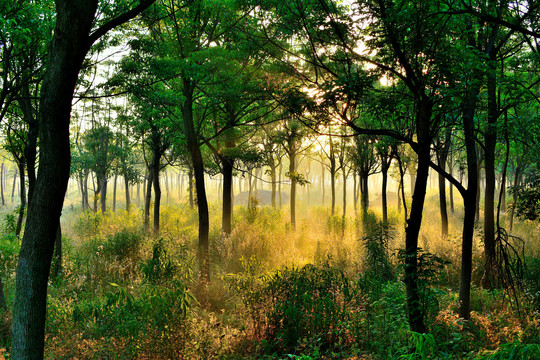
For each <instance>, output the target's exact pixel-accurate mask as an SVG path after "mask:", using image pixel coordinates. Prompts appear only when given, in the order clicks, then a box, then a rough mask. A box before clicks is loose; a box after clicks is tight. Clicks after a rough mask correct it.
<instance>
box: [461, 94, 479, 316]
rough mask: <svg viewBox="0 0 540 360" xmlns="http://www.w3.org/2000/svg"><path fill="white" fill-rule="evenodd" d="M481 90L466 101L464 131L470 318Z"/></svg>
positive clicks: (464, 253) (465, 312) (465, 290)
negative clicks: (476, 133)
mask: <svg viewBox="0 0 540 360" xmlns="http://www.w3.org/2000/svg"><path fill="white" fill-rule="evenodd" d="M478 93H479V89H474V90H473V91H471V94H470V95H469V98H468V99H467V100H466V102H465V104H464V111H463V132H464V138H465V148H466V152H467V190H466V196H464V199H463V203H464V206H465V216H464V219H463V238H462V245H461V275H460V283H459V304H460V307H459V315H460V316H461V317H462V318H464V319H466V320H468V319H470V316H471V277H472V244H473V236H474V223H475V214H476V203H477V202H476V192H477V190H478V186H477V184H478V156H477V153H476V143H475V136H474V113H475V104H476V99H477V97H478Z"/></svg>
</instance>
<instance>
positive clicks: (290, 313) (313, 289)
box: [262, 264, 353, 353]
mask: <svg viewBox="0 0 540 360" xmlns="http://www.w3.org/2000/svg"><path fill="white" fill-rule="evenodd" d="M262 291H263V294H264V295H266V296H267V297H269V299H271V302H272V308H271V309H269V311H268V312H267V314H266V316H267V319H268V327H267V334H266V335H267V341H268V342H267V344H268V345H269V346H270V348H271V349H272V350H274V351H277V352H279V353H282V352H293V351H294V350H296V349H298V348H300V347H301V346H302V343H306V344H317V345H318V346H319V348H320V349H321V350H322V351H325V350H335V349H339V348H340V347H341V346H343V345H344V342H346V341H347V339H348V338H349V336H348V335H347V332H348V330H347V324H348V321H349V320H350V313H351V310H350V308H349V305H350V304H351V301H352V297H353V291H352V289H351V286H350V284H349V281H348V280H347V278H346V277H345V275H344V273H343V272H342V271H341V270H340V269H337V268H334V267H331V266H330V265H328V264H325V265H322V266H314V265H309V264H308V265H306V266H304V267H303V268H300V269H295V268H292V269H288V268H285V269H284V270H282V271H277V272H275V273H274V274H273V275H271V276H269V277H268V279H267V281H266V285H265V287H264V288H263V290H262Z"/></svg>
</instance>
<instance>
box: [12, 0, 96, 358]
mask: <svg viewBox="0 0 540 360" xmlns="http://www.w3.org/2000/svg"><path fill="white" fill-rule="evenodd" d="M56 3H57V4H56V7H57V17H56V19H57V20H56V29H55V34H56V35H55V37H54V39H53V42H52V45H51V48H50V51H49V55H48V58H47V69H46V72H45V78H44V81H43V85H42V90H41V98H40V113H39V120H40V124H39V138H40V157H39V174H38V177H37V180H36V186H35V190H34V194H33V196H32V202H31V203H30V206H29V208H28V219H27V223H26V231H25V233H24V236H23V240H22V245H21V251H20V254H19V262H18V265H17V279H16V286H15V301H14V310H13V328H12V347H11V357H12V359H42V358H43V350H44V335H45V333H44V330H45V314H46V298H47V282H48V278H49V272H50V266H51V260H52V255H53V249H54V241H55V238H56V232H57V230H58V226H59V223H60V213H61V211H62V204H63V202H64V195H65V193H66V189H67V184H68V180H69V169H70V144H69V122H70V113H71V100H72V98H73V91H74V89H75V83H76V82H77V78H78V73H79V69H80V68H81V65H82V62H83V60H84V57H85V55H86V52H87V51H88V49H89V46H90V44H89V43H88V40H87V39H88V34H89V32H90V28H91V26H92V21H93V18H94V13H95V10H96V5H97V3H94V2H90V1H86V2H82V1H80V2H68V1H61V0H57V2H56ZM58 34H61V35H58Z"/></svg>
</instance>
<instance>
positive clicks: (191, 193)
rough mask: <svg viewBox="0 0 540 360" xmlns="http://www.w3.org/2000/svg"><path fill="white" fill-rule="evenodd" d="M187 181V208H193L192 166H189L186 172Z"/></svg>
mask: <svg viewBox="0 0 540 360" xmlns="http://www.w3.org/2000/svg"><path fill="white" fill-rule="evenodd" d="M188 181H189V208H190V209H191V210H193V207H194V206H195V204H194V202H195V200H194V195H193V167H190V168H189V172H188Z"/></svg>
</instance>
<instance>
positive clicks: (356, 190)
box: [353, 171, 358, 214]
mask: <svg viewBox="0 0 540 360" xmlns="http://www.w3.org/2000/svg"><path fill="white" fill-rule="evenodd" d="M353 202H354V213H355V214H356V212H357V208H358V189H357V181H356V171H353Z"/></svg>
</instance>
